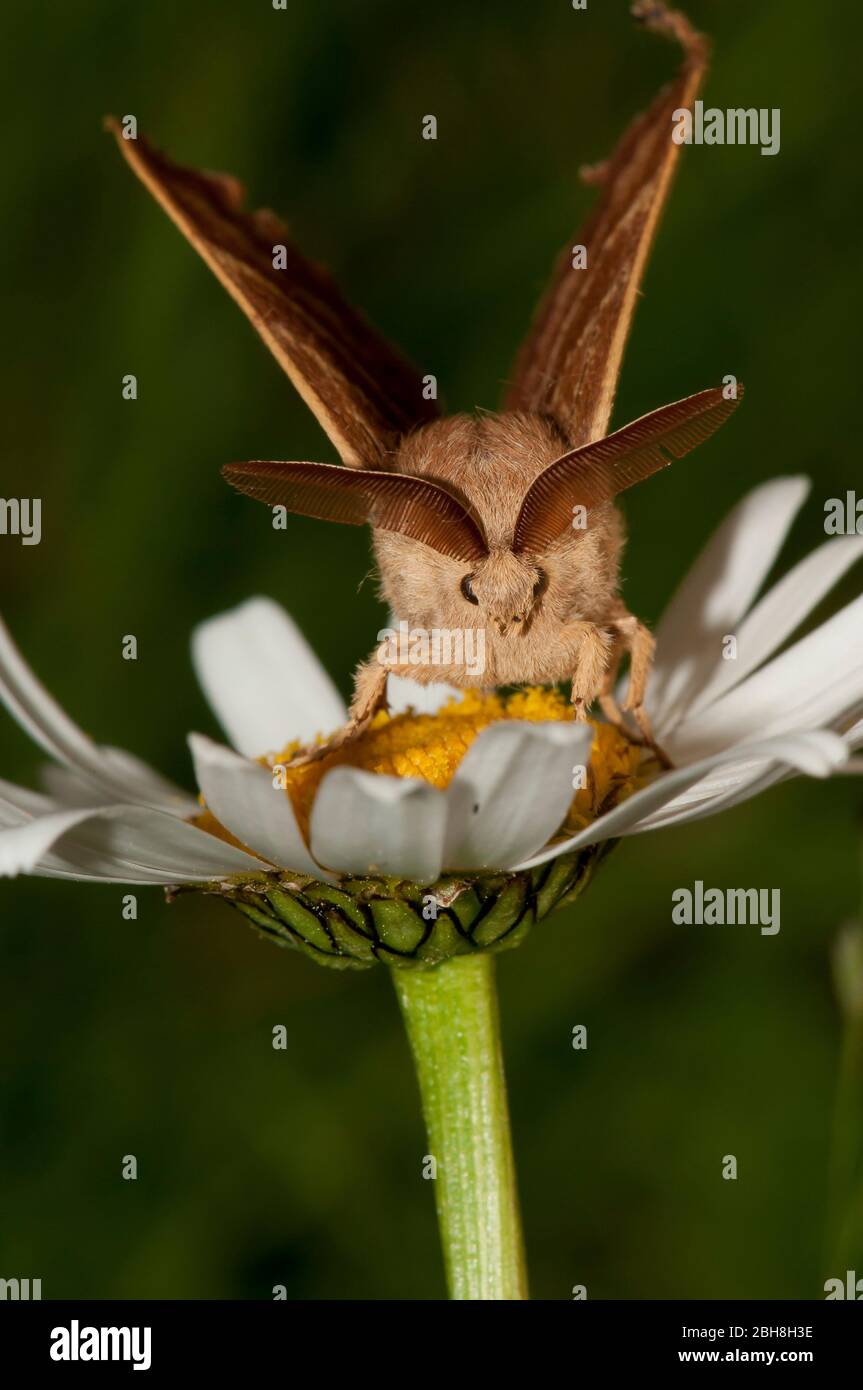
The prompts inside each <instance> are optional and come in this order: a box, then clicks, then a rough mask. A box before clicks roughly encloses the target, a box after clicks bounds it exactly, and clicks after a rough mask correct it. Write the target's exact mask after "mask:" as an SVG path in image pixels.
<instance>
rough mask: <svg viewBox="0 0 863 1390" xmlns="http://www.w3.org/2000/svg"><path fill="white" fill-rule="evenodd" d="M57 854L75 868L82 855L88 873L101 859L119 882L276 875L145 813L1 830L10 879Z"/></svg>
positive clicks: (78, 814)
mask: <svg viewBox="0 0 863 1390" xmlns="http://www.w3.org/2000/svg"><path fill="white" fill-rule="evenodd" d="M7 837H8V838H7ZM49 850H56V851H57V852H58V853H60V854H61V855H62V857H63V859H64V862H65V863H66V864H67V865H68V866H69V867H70V868H71V869H74V867H75V865H76V863H77V862H78V859H79V856H80V864H81V868H82V870H84V871H85V872H91V866H92V860H93V856H96V857H98V858H99V859H100V860H101V862H102V863H103V864H104V865H105V866H106V870H105V871H106V873H107V871H108V866H110V872H111V874H112V876H113V877H114V878H115V881H117V882H142V881H144V882H151V883H201V882H209V881H211V880H213V879H222V878H228V877H230V876H231V875H232V874H237V873H246V874H248V873H255V872H260V871H262V870H265V869H267V868H268V865H266V864H264V863H262V861H261V860H259V859H255V858H254V857H253V856H252V855H250V854H246V853H244V852H243V851H242V850H239V849H235V848H234V846H233V845H229V844H225V843H224V841H222V840H219V839H217V838H216V836H214V835H208V834H206V833H205V832H204V831H203V830H199V829H198V828H197V827H196V826H194V825H187V824H186V822H185V821H181V820H177V819H176V818H175V817H174V816H172V815H170V814H169V813H168V812H166V811H156V810H152V809H150V808H149V807H145V806H121V805H115V806H101V807H79V808H77V809H76V810H72V811H59V812H53V813H51V814H49V815H47V816H40V817H35V818H33V819H32V820H31V821H29V823H28V824H27V825H22V826H18V827H14V828H13V829H10V830H0V863H3V865H4V871H5V872H6V873H18V872H29V871H30V870H38V868H39V867H40V864H41V862H42V861H43V860H44V859H45V858H46V856H47V854H48V851H49Z"/></svg>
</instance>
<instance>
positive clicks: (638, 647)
mask: <svg viewBox="0 0 863 1390" xmlns="http://www.w3.org/2000/svg"><path fill="white" fill-rule="evenodd" d="M617 626H618V630H619V632H620V633H621V635H622V637H623V640H624V642H625V645H626V648H627V650H628V652H629V686H628V689H627V692H626V699H625V700H624V702H623V708H624V710H625V711H627V712H628V713H629V714H631V715H632V717H633V719H634V720H635V723H636V726H637V728H638V732H639V733H640V735H641V739H642V742H643V743H644V744H646V746H647V747H648V748H650V749H652V750H653V752H654V753H655V754H656V756H657V758H658V759H659V761H660V763H662V765H663V767H671V759H670V758H669V757H668V755H667V753H665V752H664V751H663V750H662V748H660V746H659V744H658V743H657V742H656V739H655V738H654V735H653V728H652V726H651V723H650V718H649V716H648V713H647V710H646V709H645V708H644V696H645V692H646V690H647V682H648V679H649V678H650V672H651V670H652V669H653V654H654V652H655V650H656V641H655V639H654V637H653V634H652V633H651V632H650V631H649V630H648V629H647V628H646V627H645V626H644V623H640V622H639V621H638V619H637V618H636V617H633V615H632V614H631V613H629V614H627V616H626V617H625V618H620V619H618V623H617Z"/></svg>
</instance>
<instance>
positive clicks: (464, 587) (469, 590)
mask: <svg viewBox="0 0 863 1390" xmlns="http://www.w3.org/2000/svg"><path fill="white" fill-rule="evenodd" d="M472 579H473V575H472V574H466V575H465V577H464V579H463V580H462V581H461V591H462V593H463V594H464V596H465V598H466V599H467V601H468V603H479V599H478V598H477V596H476V594H475V593H474V591H473V585H472V584H471V580H472Z"/></svg>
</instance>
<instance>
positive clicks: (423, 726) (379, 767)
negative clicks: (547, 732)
mask: <svg viewBox="0 0 863 1390" xmlns="http://www.w3.org/2000/svg"><path fill="white" fill-rule="evenodd" d="M572 717H573V715H572V707H571V705H570V704H569V701H568V700H566V699H565V698H564V696H563V695H562V694H561V693H560V692H559V691H557V690H554V689H546V688H543V687H538V686H537V687H529V688H527V689H524V690H520V691H518V692H516V693H514V694H511V695H497V694H486V693H484V692H479V691H467V692H465V693H463V694H462V695H460V696H458V697H456V698H454V699H453V700H450V701H449V703H448V704H446V705H444V706H443V707H442V708H441V709H440V710H438V711H437V713H436V714H414V713H412V712H410V711H409V712H408V713H405V714H396V715H390V714H388V713H386V712H385V711H380V712H379V713H378V714H376V715H375V717H374V719H373V720H372V722H371V724H370V725H369V727H368V729H366V730H365V732H364V733H362V734H360V735H359V737H358V738H356V739H354V740H353V741H352V742H351V743H349V744H347V746H346V747H344V748H339V749H337V750H336V751H335V752H333V753H328V754H327V755H326V756H325V757H323V758H321V759H319V760H318V761H317V762H313V763H306V764H304V765H302V766H300V767H289V766H288V764H289V762H290V760H291V758H292V757H293V756H294V755H295V754H296V753H297V752H298V750H299V748H300V746H301V745H300V744H299V742H293V743H289V744H288V745H287V746H286V747H285V748H282V749H281V750H280V751H279V752H278V753H271V754H268V755H267V756H266V757H265V758H261V759H259V761H260V762H261V763H262V764H263V765H264V766H265V767H270V768H273V769H275V768H276V767H278V768H279V773H278V776H279V779H280V784H281V785H283V786H284V789H285V793H286V795H288V796H289V797H290V799H291V804H292V805H293V808H294V812H295V814H296V817H297V821H298V823H299V826H300V829H301V830H302V833H303V835H304V836H305V838H306V840H307V841H308V835H309V817H310V815H311V810H312V805H313V804H314V799H315V795H316V793H317V789H318V786H319V785H320V782H321V778H322V777H324V776H325V774H326V773H327V772H329V771H330V769H331V768H334V767H358V768H364V769H365V770H366V771H367V772H380V773H386V774H388V775H389V776H391V777H420V778H422V779H423V780H424V781H426V782H430V783H431V785H432V786H433V787H446V786H448V785H449V783H450V781H451V780H452V777H453V775H454V774H455V772H456V769H457V768H458V766H459V763H460V762H461V760H462V758H463V757H464V755H465V753H466V752H467V750H468V748H470V746H471V744H472V743H473V741H474V739H475V738H476V736H477V734H478V733H480V732H481V731H482V730H483V729H486V728H488V726H489V725H490V724H494V723H496V722H498V721H499V720H502V719H526V720H531V721H533V722H544V721H547V720H571V719H572ZM591 723H592V724H593V734H594V737H593V748H592V753H591V761H590V771H589V773H588V776H587V782H586V785H585V786H584V787H583V788H580V789H578V790H576V791H575V795H574V797H573V802H572V806H571V808H570V811H569V814H568V816H567V819H566V822H565V824H564V826H563V829H564V831H565V832H566V833H568V834H572V833H574V832H575V831H577V830H580V829H582V828H583V827H584V826H585V825H588V824H589V823H590V821H591V820H593V819H594V818H595V817H596V816H597V815H598V814H599V813H600V811H602V810H604V809H606V808H607V807H608V806H609V805H612V804H614V803H615V802H616V801H619V800H622V799H623V797H624V796H625V795H628V793H629V791H631V790H632V789H633V787H634V784H635V775H636V772H637V769H638V765H639V762H640V758H641V750H640V749H639V748H638V747H637V746H635V745H633V744H632V743H631V742H630V741H629V740H628V739H627V738H625V737H624V735H623V734H621V733H620V732H619V731H618V730H617V729H615V728H614V727H613V726H612V725H611V724H600V723H593V721H591ZM198 824H200V825H202V828H204V829H207V830H210V831H213V832H214V833H218V832H217V831H216V829H215V827H216V826H217V825H218V822H217V821H215V818H214V817H212V816H211V815H210V814H209V812H206V813H205V816H202V817H201V818H199V821H198Z"/></svg>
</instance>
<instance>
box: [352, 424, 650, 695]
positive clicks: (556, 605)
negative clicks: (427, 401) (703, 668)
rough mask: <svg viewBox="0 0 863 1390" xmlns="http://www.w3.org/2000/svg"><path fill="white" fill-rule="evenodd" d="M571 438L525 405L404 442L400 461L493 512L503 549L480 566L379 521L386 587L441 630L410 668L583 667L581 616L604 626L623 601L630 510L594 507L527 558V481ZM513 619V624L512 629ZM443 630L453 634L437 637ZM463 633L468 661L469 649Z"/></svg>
mask: <svg viewBox="0 0 863 1390" xmlns="http://www.w3.org/2000/svg"><path fill="white" fill-rule="evenodd" d="M568 447H569V445H568V442H567V440H566V438H565V437H564V436H563V435H562V434H561V432H560V431H559V430H558V429H557V428H556V426H555V425H554V424H553V423H552V422H551V421H549V420H546V419H545V418H544V417H541V416H537V415H529V414H522V413H518V414H516V413H511V414H504V415H484V414H483V415H479V416H470V415H457V416H451V417H448V418H447V419H445V420H442V421H439V422H435V423H433V424H430V425H426V426H424V427H423V428H422V429H420V430H417V431H415V432H414V433H413V434H411V435H409V436H408V437H407V439H406V440H405V441H404V442H403V444H402V447H401V450H400V452H399V455H398V460H397V466H398V469H399V471H404V472H409V473H413V474H415V475H422V476H426V477H429V478H432V479H434V480H436V481H439V482H442V483H446V485H447V486H448V487H449V488H450V490H453V491H456V492H458V493H459V494H460V495H461V497H462V498H463V500H464V501H465V502H466V503H467V504H468V505H469V506H470V507H471V508H472V509H473V511H474V512H475V514H476V515H477V516H478V517H479V518H480V519H481V521H482V523H483V526H484V528H485V533H486V536H487V538H488V543H489V547H490V551H491V554H490V556H489V559H488V561H487V562H486V565H485V566H484V567H480V568H478V569H477V570H476V572H475V573H474V574H472V573H471V567H470V566H469V565H465V564H464V563H460V562H459V561H457V560H454V559H452V558H450V557H448V556H445V555H442V554H440V553H439V552H438V551H436V550H432V549H431V548H430V547H429V546H426V545H423V544H421V543H418V542H416V541H413V540H411V539H409V538H407V537H405V536H402V535H400V534H398V533H396V532H393V531H383V530H378V531H375V533H374V545H375V554H376V558H377V561H378V566H379V570H380V576H381V588H382V592H383V596H384V597H385V599H386V600H387V602H388V603H389V605H390V608H391V610H392V612H393V614H394V616H395V617H396V619H397V620H399V621H400V622H401V623H403V624H407V628H408V631H409V632H417V633H420V634H421V633H422V632H426V633H428V634H430V637H429V647H428V650H429V652H430V653H433V654H436V656H435V655H431V656H430V658H429V661H428V663H427V664H421V663H420V661H419V659H418V658H419V656H420V655H421V654H422V651H423V647H422V642H421V641H420V640H419V638H418V639H417V640H416V641H415V643H414V648H413V650H414V653H415V657H414V664H413V666H412V669H410V670H409V671H407V670H405V671H403V674H410V675H412V676H413V677H414V678H415V679H416V680H419V681H420V682H422V683H424V684H425V683H429V682H432V681H440V680H451V681H453V682H454V683H456V684H458V685H460V686H471V687H483V686H494V685H510V684H521V683H524V682H531V683H533V682H536V683H546V682H552V681H558V680H565V679H567V678H568V677H569V676H571V674H572V670H573V666H574V664H575V662H576V660H577V658H578V649H579V644H580V641H581V638H582V632H581V630H580V629H579V624H580V623H585V622H589V623H594V624H596V625H597V626H598V627H602V625H603V623H604V622H606V621H608V620H609V619H610V618H612V617H613V616H614V613H615V611H616V608H617V585H618V566H619V559H620V551H621V546H622V543H623V526H622V519H621V517H620V514H619V512H618V511H617V510H616V508H615V507H614V506H613V505H612V504H611V503H603V504H602V505H601V506H598V507H596V508H594V509H593V510H592V511H591V513H590V516H589V522H588V525H587V526H586V527H580V526H578V525H576V526H574V527H573V528H572V529H571V530H570V531H568V532H566V533H565V534H564V535H562V536H561V537H560V538H559V539H558V540H556V541H555V542H554V544H553V545H552V546H550V547H549V548H548V549H547V550H546V551H545V552H544V553H543V554H541V555H536V556H530V557H521V556H515V555H513V553H512V550H511V548H510V547H511V543H512V537H513V528H514V526H515V522H516V519H517V516H518V513H519V508H520V506H521V502H522V499H523V497H524V494H525V492H526V490H527V489H528V487H529V486H530V484H531V483H532V482H533V481H534V479H535V478H536V477H537V476H538V475H539V474H540V473H541V472H542V471H543V469H545V468H547V467H548V465H549V464H550V463H552V462H554V460H555V459H556V458H559V457H560V456H561V454H563V453H565V452H566V451H567V449H568ZM526 576H527V578H526ZM468 578H470V579H473V580H474V581H475V586H476V592H477V594H478V595H479V597H478V599H477V601H476V602H472V601H471V600H470V599H469V598H468V597H467V596H466V594H465V580H466V579H468ZM473 587H474V586H473V585H471V586H469V589H473ZM525 594H526V595H528V596H529V598H528V603H527V604H525V602H524V596H525ZM510 595H511V596H512V600H511V603H510V605H509V606H510V607H512V608H513V609H515V610H520V609H523V610H524V611H522V612H519V611H515V612H513V613H510V612H509V609H508V607H507V601H508V599H509V597H510ZM494 600H496V602H494ZM506 620H509V625H508V628H507V630H506V632H501V631H500V630H499V626H500V624H501V622H503V621H506ZM435 632H438V633H447V634H451V636H450V638H449V640H448V641H444V640H443V639H439V640H438V643H437V646H435V644H434V642H433V640H432V635H433V634H434V633H435ZM459 634H462V647H463V649H464V651H465V652H466V653H467V658H464V659H457V658H458V657H459V654H460V648H459V645H458V640H457V639H458V635H459ZM402 650H403V648H402ZM479 650H481V651H482V658H483V659H482V662H481V663H480V662H479V660H478V659H477V652H478V651H479ZM447 657H449V658H451V659H450V660H443V659H441V658H447ZM452 658H456V659H452ZM480 665H481V668H482V669H479V668H480ZM400 669H401V668H400Z"/></svg>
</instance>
